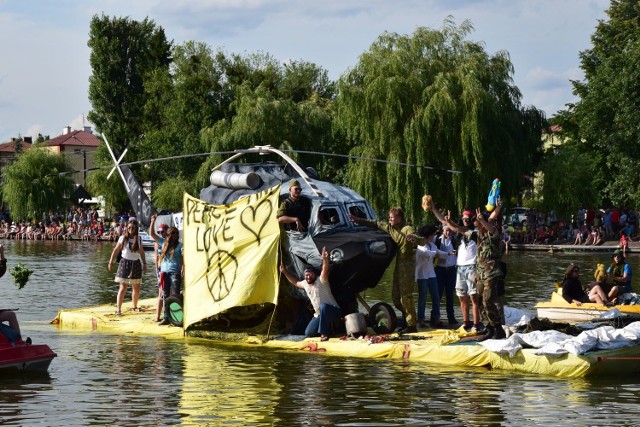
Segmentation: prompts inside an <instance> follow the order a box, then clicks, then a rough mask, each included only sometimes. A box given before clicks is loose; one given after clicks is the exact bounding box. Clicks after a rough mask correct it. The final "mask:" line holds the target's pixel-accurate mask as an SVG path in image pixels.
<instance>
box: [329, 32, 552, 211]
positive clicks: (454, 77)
mask: <svg viewBox="0 0 640 427" xmlns="http://www.w3.org/2000/svg"><path fill="white" fill-rule="evenodd" d="M471 31H472V26H471V24H470V23H469V22H464V23H463V24H462V25H460V26H459V27H456V26H455V25H454V24H453V22H452V21H451V20H450V19H449V20H447V21H446V22H445V24H444V26H443V28H442V29H441V30H439V31H438V30H432V29H428V28H418V29H417V30H416V31H415V33H414V34H413V35H412V36H406V35H398V34H390V33H385V34H383V35H381V36H380V37H379V38H378V40H377V41H376V42H374V43H373V44H372V46H371V47H370V49H369V51H368V52H365V53H364V54H362V56H361V57H360V60H359V62H358V64H357V65H356V66H355V67H354V68H353V69H351V70H350V71H348V72H347V73H346V74H345V75H343V76H342V77H341V79H340V80H339V82H338V97H337V99H336V117H335V120H334V124H335V128H336V131H337V132H338V133H339V134H340V135H341V136H343V137H344V138H345V139H346V140H347V144H348V145H349V146H351V147H352V149H351V154H353V155H355V156H362V157H367V158H375V159H385V160H388V161H389V163H381V162H376V163H372V162H368V161H361V160H358V161H353V162H352V163H351V164H350V165H349V172H348V176H349V183H350V184H351V185H352V186H353V187H354V188H355V189H357V190H358V191H360V192H361V193H362V194H363V195H364V196H365V197H366V198H368V199H369V200H370V201H371V202H372V203H373V205H374V207H375V208H376V210H378V211H383V210H385V209H387V208H388V207H390V206H392V205H394V206H395V205H399V206H403V207H404V208H405V210H406V211H407V212H408V214H409V215H411V216H412V217H413V218H415V219H418V218H420V217H421V216H422V214H421V209H420V197H421V195H422V194H424V193H430V194H432V195H433V196H434V199H435V200H436V203H437V204H438V206H446V207H449V208H452V209H460V208H462V207H475V206H480V205H484V201H483V198H485V197H486V195H487V192H488V190H489V186H490V183H491V181H492V180H493V178H495V177H500V178H501V179H502V180H503V192H504V194H505V196H507V197H508V196H510V195H513V194H516V192H517V191H518V190H519V188H520V186H521V185H522V184H523V181H524V175H525V173H527V172H530V171H531V170H532V169H533V160H534V154H535V153H536V152H537V151H538V150H539V149H540V145H541V142H540V135H541V133H540V130H541V127H542V124H543V121H544V117H543V115H542V113H541V112H540V111H538V110H537V109H535V108H528V109H525V108H522V107H521V105H520V99H521V94H520V91H519V90H518V88H517V87H516V86H515V85H514V84H513V79H512V75H513V66H512V64H511V62H510V60H509V56H508V54H507V53H506V52H497V53H496V54H495V55H489V54H487V53H486V52H485V50H484V47H483V45H482V43H478V42H472V41H469V40H466V36H467V35H468V34H469V33H470V32H471ZM398 163H409V164H416V165H419V167H408V166H405V165H399V164H398ZM454 171H455V172H454Z"/></svg>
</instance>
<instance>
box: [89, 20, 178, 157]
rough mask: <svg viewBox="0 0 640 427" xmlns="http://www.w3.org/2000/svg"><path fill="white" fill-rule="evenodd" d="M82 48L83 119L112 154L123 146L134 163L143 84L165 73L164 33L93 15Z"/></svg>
mask: <svg viewBox="0 0 640 427" xmlns="http://www.w3.org/2000/svg"><path fill="white" fill-rule="evenodd" d="M87 44H88V46H89V47H90V48H91V55H90V57H89V62H90V64H91V70H92V73H91V76H90V77H89V100H90V101H91V106H92V110H91V111H90V112H89V114H88V116H87V117H88V119H89V120H90V121H91V122H93V123H94V124H95V125H96V130H97V131H98V132H101V133H104V134H105V135H106V136H107V138H108V139H109V142H110V143H112V144H113V146H114V147H115V148H117V149H118V151H120V152H122V151H123V150H124V148H125V147H127V146H128V147H130V149H131V151H132V152H131V154H130V155H129V159H130V160H131V159H134V160H137V153H136V148H137V145H138V144H139V141H140V138H141V136H142V135H143V129H144V128H145V116H144V111H145V110H144V108H145V105H146V101H147V93H146V92H145V82H146V81H147V79H148V78H149V77H150V76H152V75H153V72H154V70H158V69H160V70H168V69H169V65H170V63H171V55H170V52H171V43H170V42H168V41H167V40H166V37H165V34H164V30H163V29H162V28H161V27H156V25H155V23H154V22H153V21H150V20H148V19H144V20H143V21H141V22H140V21H134V20H131V19H129V18H110V17H107V16H105V15H101V16H98V15H95V16H94V17H93V18H92V19H91V24H90V30H89V41H88V43H87Z"/></svg>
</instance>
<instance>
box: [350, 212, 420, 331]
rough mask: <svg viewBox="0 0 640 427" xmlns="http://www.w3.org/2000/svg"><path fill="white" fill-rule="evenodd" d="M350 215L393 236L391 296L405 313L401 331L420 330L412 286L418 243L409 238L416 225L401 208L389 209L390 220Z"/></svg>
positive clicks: (357, 221) (363, 223) (361, 222)
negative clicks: (394, 252)
mask: <svg viewBox="0 0 640 427" xmlns="http://www.w3.org/2000/svg"><path fill="white" fill-rule="evenodd" d="M349 219H350V220H351V221H352V222H354V223H356V224H359V225H364V226H367V227H370V228H378V229H380V230H382V231H384V232H386V233H388V234H389V236H391V238H392V239H393V241H394V242H395V243H396V245H397V246H398V254H397V255H396V265H395V268H394V271H393V288H392V291H391V298H392V299H393V304H394V305H395V307H396V308H397V309H398V310H400V312H401V313H402V315H403V316H404V319H405V322H406V326H405V327H404V329H402V330H401V331H400V333H411V332H418V328H417V326H416V320H417V319H416V306H415V304H414V302H413V287H414V283H415V264H416V257H415V246H416V243H413V242H411V241H410V240H409V239H410V238H409V239H407V237H408V236H411V235H412V234H413V232H414V230H413V227H411V226H410V225H407V224H406V223H405V222H404V211H403V210H402V208H391V209H390V210H389V222H385V221H375V220H369V219H365V218H359V217H357V216H354V215H349Z"/></svg>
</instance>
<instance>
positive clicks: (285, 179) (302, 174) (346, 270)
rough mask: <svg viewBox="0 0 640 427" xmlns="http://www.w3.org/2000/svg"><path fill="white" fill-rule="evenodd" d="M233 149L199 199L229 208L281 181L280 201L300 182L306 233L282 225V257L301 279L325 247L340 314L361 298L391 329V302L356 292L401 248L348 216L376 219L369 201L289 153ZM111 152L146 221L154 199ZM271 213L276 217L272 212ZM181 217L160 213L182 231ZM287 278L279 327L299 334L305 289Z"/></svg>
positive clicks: (240, 320)
mask: <svg viewBox="0 0 640 427" xmlns="http://www.w3.org/2000/svg"><path fill="white" fill-rule="evenodd" d="M109 150H110V151H111V149H109ZM234 153H235V154H233V155H232V156H231V157H230V158H229V159H227V160H225V161H224V162H222V163H221V164H219V165H218V166H216V167H214V168H213V170H212V172H211V175H210V182H211V185H210V186H208V187H206V188H204V189H202V190H201V191H200V195H199V199H200V200H201V201H203V202H206V203H208V204H211V205H215V206H221V205H225V206H228V205H231V204H232V203H234V202H236V201H238V200H242V199H243V198H248V197H250V196H251V195H255V194H258V193H260V192H263V191H266V190H269V189H273V188H276V187H278V186H280V194H279V199H280V201H282V200H284V199H286V198H287V197H288V195H289V183H290V182H291V181H292V180H297V181H298V182H299V184H300V187H301V188H302V197H304V198H306V199H307V200H308V201H309V209H310V211H309V213H308V214H309V215H308V217H309V221H308V224H305V231H303V232H300V231H297V230H285V229H284V227H283V229H282V230H281V233H280V247H281V249H280V257H281V259H282V262H283V263H284V264H285V265H286V267H287V269H288V270H289V271H290V272H291V273H292V274H294V275H296V276H297V277H300V278H302V277H304V269H305V268H306V267H308V266H313V267H316V268H319V267H320V265H321V257H320V252H321V251H322V248H323V247H326V248H327V251H328V252H329V254H330V258H331V261H332V263H331V271H330V275H329V282H330V284H331V289H332V293H333V295H334V297H335V298H336V301H337V302H338V304H339V305H340V307H341V308H342V311H343V314H344V315H345V316H346V315H348V314H351V313H358V312H359V306H358V300H359V301H360V303H361V304H363V305H364V307H365V308H366V309H367V311H368V316H369V324H370V326H372V327H373V329H374V330H375V331H376V332H378V333H388V332H392V331H394V330H395V327H396V322H397V320H396V314H395V311H394V310H393V308H392V307H391V306H390V305H388V304H386V303H383V302H381V303H377V304H374V305H373V306H372V307H368V305H367V304H366V302H365V301H364V300H363V299H362V298H360V296H359V293H360V292H362V291H364V290H366V289H368V288H373V287H375V286H376V285H377V284H378V282H379V281H380V279H381V278H382V276H383V274H384V272H385V270H386V269H387V267H388V266H389V264H390V263H391V261H392V260H393V258H394V256H395V253H396V246H395V243H394V242H393V240H392V239H391V238H390V237H389V235H388V234H386V233H384V232H382V231H379V230H377V229H371V228H368V227H363V226H358V225H357V224H354V223H352V222H351V221H350V220H349V215H354V216H357V217H362V218H367V219H375V218H376V214H375V212H374V210H373V209H372V207H371V206H370V204H369V203H368V202H367V200H365V199H364V198H363V197H362V196H360V195H359V194H358V193H356V192H355V191H353V190H351V189H349V188H346V187H342V186H338V185H335V184H332V183H329V182H326V181H321V180H320V179H319V178H318V176H317V174H316V172H315V171H314V170H313V169H311V168H306V167H304V166H301V165H299V164H297V163H296V162H295V161H293V160H292V159H291V158H290V157H289V156H288V155H287V154H285V153H284V152H282V151H280V150H278V149H275V148H273V147H271V146H256V147H253V148H249V149H244V150H236V151H235V152H234ZM251 155H254V156H255V155H258V156H259V158H263V157H264V156H270V157H272V158H274V157H275V158H276V159H279V160H280V161H260V162H256V163H240V162H238V160H239V159H241V158H243V157H248V156H251ZM112 157H113V159H114V162H115V163H116V166H115V168H117V169H118V172H119V174H120V176H121V178H122V179H123V181H124V182H125V187H126V189H127V193H128V195H129V198H130V200H131V203H132V205H133V208H134V211H135V212H136V216H137V217H138V220H139V222H140V223H141V224H142V225H143V226H147V227H148V226H149V222H150V218H151V215H152V213H153V207H152V205H151V202H150V201H149V199H148V198H147V196H146V194H145V193H144V191H142V187H141V186H140V185H139V184H138V183H137V181H136V180H135V178H134V177H133V175H132V174H131V171H130V170H129V168H128V167H127V166H126V165H120V164H119V161H118V160H116V157H115V155H114V154H113V152H112ZM121 159H122V156H121V157H120V160H121ZM273 214H274V215H275V212H273ZM185 215H186V214H185ZM181 221H182V217H181V216H180V215H179V214H175V215H160V216H158V219H157V223H166V224H170V225H175V226H177V227H178V228H179V229H181V228H182V223H181ZM285 282H286V280H284V281H283V280H281V283H280V292H279V296H278V303H277V306H278V307H277V310H276V313H277V314H278V316H277V319H278V322H279V323H278V324H279V325H280V328H279V329H280V331H281V332H285V333H299V331H296V330H295V329H296V326H295V323H296V318H297V317H299V316H300V313H301V312H303V311H305V310H306V307H307V299H306V295H305V293H304V292H303V291H300V290H299V289H298V288H294V287H292V286H290V285H289V284H288V283H285ZM172 308H173V307H172ZM180 308H181V307H180ZM272 311H273V306H272V305H271V306H270V305H269V304H266V305H265V304H261V305H257V306H255V307H234V309H233V310H228V311H227V312H225V313H222V314H221V315H218V316H211V318H210V319H207V321H205V322H202V323H203V324H204V327H211V328H212V329H214V330H220V329H224V330H238V329H243V328H251V327H253V326H256V325H257V324H259V323H260V322H261V321H262V320H264V318H265V317H268V314H269V313H271V312H272ZM307 311H308V310H307ZM178 317H181V316H178ZM174 320H176V322H174V323H180V322H181V318H180V319H174ZM202 326H203V325H202V324H201V325H198V327H202Z"/></svg>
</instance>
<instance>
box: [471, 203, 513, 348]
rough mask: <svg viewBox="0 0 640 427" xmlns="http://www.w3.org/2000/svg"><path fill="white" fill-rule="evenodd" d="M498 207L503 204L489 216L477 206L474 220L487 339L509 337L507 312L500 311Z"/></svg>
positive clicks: (481, 303)
mask: <svg viewBox="0 0 640 427" xmlns="http://www.w3.org/2000/svg"><path fill="white" fill-rule="evenodd" d="M499 210H500V206H498V207H496V210H495V211H494V212H493V213H492V214H491V217H488V216H485V214H483V212H481V211H480V209H477V210H476V223H475V224H474V225H475V227H476V229H477V231H478V243H477V245H478V258H477V271H478V276H477V280H478V293H479V294H480V296H481V299H480V314H481V315H482V319H483V321H484V322H485V324H486V325H487V336H486V339H489V338H495V339H503V338H506V335H505V332H504V329H503V328H502V319H503V317H504V315H501V313H500V308H501V307H502V295H501V294H500V289H499V288H500V285H501V281H502V280H503V270H502V268H501V261H500V258H501V257H502V241H501V239H500V232H499V231H498V229H497V228H496V227H495V225H494V220H493V218H497V216H498V215H499ZM494 214H495V216H494Z"/></svg>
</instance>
